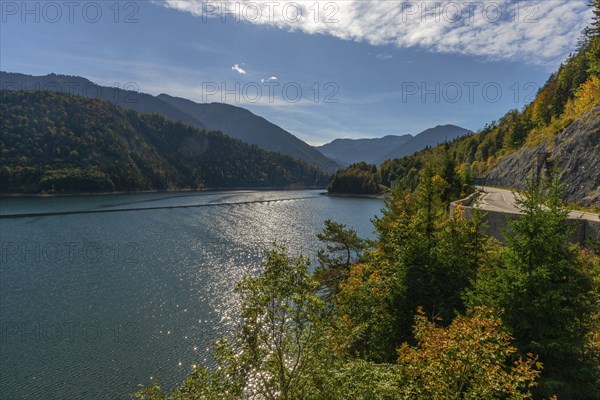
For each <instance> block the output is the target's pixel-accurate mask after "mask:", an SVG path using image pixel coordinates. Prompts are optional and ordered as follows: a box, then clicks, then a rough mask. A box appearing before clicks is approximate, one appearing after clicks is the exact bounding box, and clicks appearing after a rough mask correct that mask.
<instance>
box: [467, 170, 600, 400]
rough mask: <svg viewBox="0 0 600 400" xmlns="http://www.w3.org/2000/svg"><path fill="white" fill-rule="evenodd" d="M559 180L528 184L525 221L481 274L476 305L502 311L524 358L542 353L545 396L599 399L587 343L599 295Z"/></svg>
mask: <svg viewBox="0 0 600 400" xmlns="http://www.w3.org/2000/svg"><path fill="white" fill-rule="evenodd" d="M557 175H558V174H552V175H551V176H550V177H549V178H548V180H547V182H545V185H544V186H545V187H544V188H543V187H542V184H540V183H538V182H536V181H535V180H532V181H531V182H530V183H529V185H528V188H527V190H526V191H525V193H524V195H523V196H522V197H520V198H519V200H518V205H519V208H520V209H521V213H522V216H521V217H520V218H519V219H517V220H515V221H512V222H510V230H509V231H508V232H507V233H506V235H505V236H506V237H505V240H506V247H505V248H503V249H502V250H501V252H500V254H499V256H498V257H497V259H496V260H495V262H496V265H495V268H490V269H486V270H484V271H481V273H480V276H479V277H478V279H477V282H476V284H475V288H474V290H473V292H472V293H471V294H470V301H469V305H470V306H474V305H488V306H491V307H493V308H495V309H503V310H504V315H503V320H504V321H505V323H506V325H507V327H508V328H509V330H510V331H511V333H512V334H513V336H514V338H515V344H516V346H517V347H518V349H519V350H520V352H521V354H528V353H532V354H537V355H539V356H540V361H541V362H542V363H543V364H544V370H543V372H542V377H541V381H540V386H539V388H538V389H536V392H537V394H538V395H540V396H550V395H552V394H558V395H559V398H561V399H598V398H600V390H599V387H598V383H599V380H598V367H597V362H598V361H597V360H595V359H594V357H593V354H592V353H591V352H590V349H589V346H588V345H589V342H588V335H589V334H590V333H591V331H592V324H593V318H592V317H593V315H594V314H595V313H596V312H597V308H598V302H597V299H598V293H595V292H594V284H593V278H592V276H590V274H589V273H587V272H586V271H587V269H586V267H585V265H582V264H581V262H580V260H579V258H578V250H577V248H576V246H573V245H569V244H568V240H569V237H570V236H571V234H572V231H573V229H572V225H570V224H569V223H568V222H567V220H566V217H567V214H568V211H566V210H565V209H564V208H563V206H562V189H561V186H560V185H559V183H558V178H557Z"/></svg>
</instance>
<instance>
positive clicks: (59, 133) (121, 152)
mask: <svg viewBox="0 0 600 400" xmlns="http://www.w3.org/2000/svg"><path fill="white" fill-rule="evenodd" d="M0 94H1V95H2V102H1V103H0V120H1V121H2V129H1V130H0V154H2V166H1V168H0V191H2V192H5V193H8V192H12V193H24V192H28V193H37V192H42V191H47V192H58V193H61V192H82V191H84V192H111V191H137V190H165V189H184V188H190V189H197V188H203V187H308V186H321V187H322V186H324V183H325V180H326V177H325V176H323V175H320V174H319V171H317V170H316V169H315V168H314V167H311V166H309V165H308V164H306V163H304V162H302V161H299V160H295V159H293V158H291V157H289V156H286V155H282V154H279V153H271V152H267V151H265V150H262V149H260V148H258V147H257V146H254V145H250V144H247V143H244V142H242V141H240V140H238V139H234V138H231V137H229V136H226V135H224V134H222V133H220V132H213V131H210V132H207V131H205V130H200V129H197V128H193V127H191V126H189V125H184V124H182V123H178V122H173V121H170V120H167V119H165V118H164V117H162V116H160V115H157V114H142V113H138V112H135V111H131V110H125V109H123V108H121V107H118V106H116V105H114V104H112V103H110V102H107V101H104V100H99V99H89V98H85V97H80V96H73V95H68V94H64V93H57V92H30V91H29V92H14V91H11V92H6V91H3V92H0Z"/></svg>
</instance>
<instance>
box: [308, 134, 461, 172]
mask: <svg viewBox="0 0 600 400" xmlns="http://www.w3.org/2000/svg"><path fill="white" fill-rule="evenodd" d="M469 133H472V132H471V131H470V130H468V129H465V128H461V127H460V126H456V125H438V126H436V127H434V128H429V129H426V130H424V131H423V132H420V133H418V134H416V135H415V136H413V135H402V136H395V135H388V136H384V137H382V138H372V139H335V140H334V141H332V142H330V143H327V144H324V145H322V146H318V147H316V149H317V150H319V151H320V152H322V153H323V154H324V155H326V156H327V157H329V158H331V159H333V160H336V161H338V162H340V163H343V164H345V165H346V166H347V165H350V164H354V163H357V162H360V161H365V162H367V163H369V164H377V165H380V164H381V163H383V162H384V161H386V160H390V159H395V158H401V157H404V156H407V155H410V154H413V153H416V152H418V151H421V150H423V149H424V148H426V147H431V146H435V145H438V144H440V143H443V142H447V141H448V142H449V141H452V140H454V139H456V138H457V137H460V136H464V135H468V134H469Z"/></svg>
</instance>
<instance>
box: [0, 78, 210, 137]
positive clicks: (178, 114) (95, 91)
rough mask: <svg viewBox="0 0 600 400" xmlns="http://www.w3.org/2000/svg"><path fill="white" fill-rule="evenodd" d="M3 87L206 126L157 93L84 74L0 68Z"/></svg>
mask: <svg viewBox="0 0 600 400" xmlns="http://www.w3.org/2000/svg"><path fill="white" fill-rule="evenodd" d="M132 86H133V85H132ZM0 89H1V90H6V91H15V90H33V91H41V90H49V91H53V92H59V93H67V94H70V95H77V96H83V97H87V98H92V99H102V100H106V101H109V102H111V103H114V104H116V105H118V106H119V107H123V108H125V109H128V110H134V111H138V112H141V113H146V114H152V113H156V114H159V115H162V116H163V117H165V118H167V119H170V120H172V121H176V122H181V123H183V124H186V125H190V126H193V127H195V128H205V126H204V124H203V123H202V122H201V121H199V120H197V119H196V118H193V117H191V116H189V115H187V114H186V113H184V112H182V111H181V110H178V109H177V108H175V107H173V106H171V105H170V104H168V103H165V102H164V101H162V100H160V99H158V98H156V97H155V96H152V95H150V94H146V93H141V92H137V91H134V90H125V89H121V88H118V87H109V86H100V85H97V84H95V83H94V82H92V81H90V80H88V79H86V78H83V77H81V76H69V75H57V74H49V75H43V76H32V75H25V74H19V73H14V72H4V71H0Z"/></svg>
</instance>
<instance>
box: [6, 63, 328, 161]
mask: <svg viewBox="0 0 600 400" xmlns="http://www.w3.org/2000/svg"><path fill="white" fill-rule="evenodd" d="M120 86H121V87H107V86H100V85H96V84H95V83H93V82H91V81H89V80H87V79H85V78H82V77H79V76H67V75H57V74H49V75H45V76H31V75H24V74H18V73H12V72H1V71H0V88H1V89H2V90H7V91H14V90H34V91H40V90H42V91H43V90H48V91H56V92H61V93H68V94H71V95H79V96H84V97H88V98H92V99H103V100H107V101H110V102H112V103H115V104H117V105H119V106H121V107H123V108H127V109H130V110H135V111H139V112H142V113H157V114H160V115H162V116H163V117H165V118H167V119H170V120H172V121H176V122H182V123H184V124H187V125H190V126H193V127H196V128H205V127H206V128H209V129H214V130H218V131H221V132H223V133H225V134H227V135H229V136H233V137H235V138H238V139H241V140H243V141H244V142H247V143H250V144H256V145H258V146H259V147H260V148H262V149H264V150H268V151H278V152H281V153H283V154H287V155H289V156H291V157H295V158H298V159H300V160H303V161H306V162H307V163H309V164H311V165H313V166H316V167H318V168H322V169H325V168H328V169H329V170H331V169H335V168H337V167H338V165H337V164H336V163H335V162H333V161H332V160H330V159H328V158H327V157H325V156H324V155H322V154H321V153H320V152H319V151H317V150H315V149H314V148H313V147H312V146H310V145H308V144H306V143H305V142H303V141H302V140H300V139H298V138H297V137H296V136H294V135H292V134H291V133H289V132H287V131H285V130H284V129H282V128H281V127H279V126H277V125H275V124H273V123H271V122H269V121H267V120H266V119H264V118H262V117H259V116H257V115H255V114H253V113H251V112H250V111H248V110H246V109H244V108H241V107H235V106H231V105H228V104H222V103H210V104H199V103H194V102H193V101H190V100H186V99H182V98H177V97H171V96H169V95H166V94H162V95H160V96H152V95H150V94H146V93H141V92H138V91H137V85H135V84H134V83H125V84H121V85H120Z"/></svg>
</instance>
